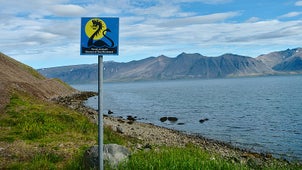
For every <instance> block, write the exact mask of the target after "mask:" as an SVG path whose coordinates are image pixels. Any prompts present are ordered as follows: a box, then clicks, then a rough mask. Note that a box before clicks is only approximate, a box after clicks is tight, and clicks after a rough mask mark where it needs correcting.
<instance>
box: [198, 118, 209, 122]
mask: <svg viewBox="0 0 302 170" xmlns="http://www.w3.org/2000/svg"><path fill="white" fill-rule="evenodd" d="M208 120H209V119H208V118H204V119H200V120H199V122H200V123H203V122H205V121H208Z"/></svg>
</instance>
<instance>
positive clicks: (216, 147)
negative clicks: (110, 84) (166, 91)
mask: <svg viewBox="0 0 302 170" xmlns="http://www.w3.org/2000/svg"><path fill="white" fill-rule="evenodd" d="M95 95H97V93H95V92H80V93H78V94H74V95H72V96H69V97H59V98H56V99H53V101H54V102H56V103H58V104H61V105H64V106H66V107H69V108H71V109H74V110H77V111H79V112H81V113H83V114H84V115H86V116H88V117H89V119H90V120H91V121H92V122H94V123H97V114H98V113H97V111H96V110H94V109H91V108H89V107H86V106H85V105H84V101H85V100H86V99H88V98H89V97H92V96H95ZM104 126H106V127H109V128H110V129H112V130H113V131H115V132H117V133H120V134H121V135H125V136H127V137H131V138H135V139H137V140H139V141H140V142H139V143H129V144H128V146H126V147H129V148H132V150H134V151H135V150H142V149H144V148H146V146H150V147H152V148H157V147H160V146H177V147H185V146H186V145H195V146H198V147H199V148H200V149H203V150H205V151H207V152H209V153H211V154H215V155H220V156H221V157H222V158H224V159H226V160H229V161H231V162H236V163H242V164H246V163H249V164H254V165H256V166H260V167H266V166H269V165H271V164H272V163H275V164H276V163H278V164H280V166H286V165H288V164H292V163H298V164H299V165H300V164H301V162H290V161H288V160H284V159H279V158H275V157H273V156H272V154H270V153H256V152H252V151H249V150H247V149H242V148H238V147H235V146H233V145H231V144H228V143H225V142H222V141H217V140H213V139H207V138H205V137H203V136H197V135H192V134H185V133H183V132H180V131H177V130H172V129H168V128H164V127H160V126H157V125H153V124H150V123H142V122H137V121H135V120H128V119H123V118H119V117H113V116H109V115H104Z"/></svg>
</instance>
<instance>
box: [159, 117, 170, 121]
mask: <svg viewBox="0 0 302 170" xmlns="http://www.w3.org/2000/svg"><path fill="white" fill-rule="evenodd" d="M159 120H160V121H161V122H165V121H167V120H168V117H161V118H160V119H159Z"/></svg>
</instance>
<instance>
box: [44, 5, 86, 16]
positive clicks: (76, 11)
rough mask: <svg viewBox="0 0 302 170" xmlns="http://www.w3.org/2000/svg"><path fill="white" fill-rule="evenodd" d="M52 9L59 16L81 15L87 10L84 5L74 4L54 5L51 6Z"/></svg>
mask: <svg viewBox="0 0 302 170" xmlns="http://www.w3.org/2000/svg"><path fill="white" fill-rule="evenodd" d="M50 10H51V11H52V12H53V14H55V15H57V16H64V17H70V16H72V17H74V16H81V15H83V14H84V13H85V12H86V10H85V9H84V8H83V7H81V6H78V5H73V4H67V5H61V4H60V5H54V6H52V7H50Z"/></svg>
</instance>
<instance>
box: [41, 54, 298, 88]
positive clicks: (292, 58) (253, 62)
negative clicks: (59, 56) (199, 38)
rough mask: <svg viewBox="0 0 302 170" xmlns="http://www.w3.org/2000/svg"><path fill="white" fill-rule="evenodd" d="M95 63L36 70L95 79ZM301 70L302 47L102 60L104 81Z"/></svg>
mask: <svg viewBox="0 0 302 170" xmlns="http://www.w3.org/2000/svg"><path fill="white" fill-rule="evenodd" d="M97 69H98V65H97V64H84V65H72V66H62V67H52V68H43V69H38V71H39V72H40V73H41V74H42V75H44V76H46V77H48V78H59V79H61V80H63V81H65V82H66V83H69V84H78V83H92V82H96V81H97ZM300 73H302V48H295V49H287V50H284V51H277V52H271V53H268V54H263V55H260V56H258V57H256V58H252V57H248V56H241V55H237V54H230V53H227V54H223V55H221V56H218V57H207V56H203V55H201V54H198V53H193V54H187V53H181V54H179V55H178V56H176V57H175V58H170V57H167V56H164V55H161V56H158V57H149V58H146V59H142V60H137V61H130V62H126V63H120V62H113V61H108V62H104V71H103V74H104V81H107V82H112V81H138V80H167V79H186V78H199V79H202V78H203V79H204V78H206V79H208V78H225V77H242V76H262V75H278V74H300Z"/></svg>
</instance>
